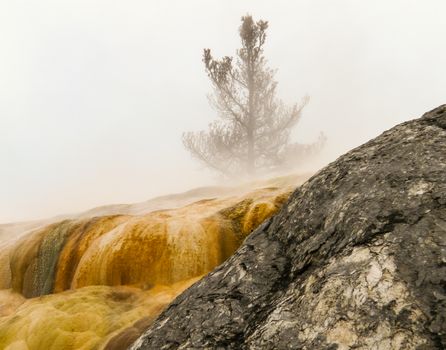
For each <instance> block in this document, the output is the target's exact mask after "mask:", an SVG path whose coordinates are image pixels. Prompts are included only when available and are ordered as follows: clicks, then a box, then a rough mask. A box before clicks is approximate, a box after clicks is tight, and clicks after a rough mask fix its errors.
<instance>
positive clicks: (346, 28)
mask: <svg viewBox="0 0 446 350" xmlns="http://www.w3.org/2000/svg"><path fill="white" fill-rule="evenodd" d="M445 10H446V3H445V2H444V1H442V0H437V1H436V0H431V1H429V3H428V4H426V3H423V2H415V1H407V0H395V1H392V2H388V1H384V0H381V1H373V2H355V1H348V0H338V1H310V0H305V1H275V2H271V1H259V0H246V1H243V2H240V1H237V0H231V1H221V2H217V3H215V2H209V1H205V0H201V1H198V0H197V1H195V0H188V1H180V0H176V1H173V0H169V1H163V2H156V3H155V2H147V1H142V0H136V1H132V2H130V3H129V2H114V3H110V2H109V1H105V0H95V1H91V0H67V1H63V2H60V1H55V0H44V1H39V2H28V3H26V4H25V3H22V2H2V3H1V4H0V30H1V32H2V33H5V35H3V36H2V38H1V39H0V57H2V59H1V62H0V75H1V76H2V79H1V81H0V161H1V164H2V168H1V172H0V198H1V202H0V222H2V223H4V222H9V221H18V220H30V219H36V218H44V217H51V216H54V215H58V214H64V213H72V212H79V211H83V210H86V209H88V208H90V207H94V206H100V205H104V204H109V203H132V202H139V201H144V200H146V199H148V198H150V197H153V196H157V195H161V194H167V193H174V192H180V191H184V190H188V189H190V188H193V187H197V186H204V185H210V184H215V182H216V179H215V178H214V177H213V176H212V175H211V173H210V172H207V171H206V170H205V169H204V168H201V167H200V166H198V165H197V164H196V163H195V162H193V160H192V159H191V158H190V156H189V155H188V154H187V152H186V151H185V150H184V149H183V147H182V144H181V140H180V139H181V134H182V133H183V132H184V131H188V130H202V129H207V126H208V124H209V123H210V122H211V121H212V120H214V119H215V118H216V115H215V111H214V110H213V109H212V108H211V107H210V106H209V105H208V103H207V99H206V95H207V94H208V93H210V92H211V86H210V83H209V81H208V79H207V77H206V74H205V72H204V70H203V65H202V62H201V54H202V50H203V48H205V47H212V48H213V50H214V51H215V55H216V56H217V57H221V56H223V55H226V54H232V53H233V52H234V51H235V49H236V48H237V47H238V45H239V42H238V40H239V38H238V35H237V28H238V26H239V23H240V17H241V16H242V15H244V14H246V13H248V12H249V13H251V14H252V15H253V16H254V17H255V18H262V19H265V20H268V21H269V24H270V28H269V30H268V40H267V44H266V46H265V56H266V57H267V59H268V60H269V65H270V66H271V67H277V68H278V72H277V74H276V79H277V81H278V83H279V85H278V95H279V96H281V97H283V98H284V100H285V102H287V103H292V102H294V101H296V100H298V99H299V97H300V96H304V95H306V94H308V95H310V97H311V101H310V103H309V104H308V105H307V106H306V108H305V109H304V111H303V114H302V118H301V120H300V122H299V125H297V127H296V130H295V131H294V132H293V135H292V136H293V137H292V140H293V141H296V142H300V143H311V142H314V140H316V139H317V137H318V135H319V132H320V131H322V132H324V134H325V135H326V136H327V143H326V147H325V150H324V153H323V155H322V157H321V158H318V159H311V160H308V161H306V162H305V163H304V164H302V166H301V167H300V168H298V169H296V170H293V171H297V172H306V171H309V170H310V171H313V170H316V169H317V168H319V167H321V166H323V165H324V164H326V163H327V162H329V161H331V160H333V159H334V158H336V157H337V156H339V155H340V154H342V153H344V152H345V151H347V150H349V149H351V148H353V147H355V146H357V145H359V144H361V143H363V142H365V141H367V140H369V139H370V138H372V137H374V136H376V135H378V134H379V133H381V132H382V131H384V130H386V129H388V128H390V127H392V126H393V125H395V124H396V123H399V122H402V121H404V120H408V119H411V118H414V117H417V116H420V115H421V114H422V113H423V112H424V111H426V110H429V109H431V108H433V107H435V106H437V105H440V104H442V103H445V101H444V98H445V96H444V92H445V91H446V66H445V65H444V62H446V47H445V45H442V43H443V42H444V37H445V34H446V29H445V26H444V25H443V22H444V21H443V14H444V13H445Z"/></svg>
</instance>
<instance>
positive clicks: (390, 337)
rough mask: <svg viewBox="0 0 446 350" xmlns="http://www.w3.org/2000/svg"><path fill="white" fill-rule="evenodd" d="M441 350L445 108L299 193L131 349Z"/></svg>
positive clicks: (444, 327) (357, 153)
mask: <svg viewBox="0 0 446 350" xmlns="http://www.w3.org/2000/svg"><path fill="white" fill-rule="evenodd" d="M351 348H355V349H379V350H381V349H444V348H446V105H443V106H441V107H439V108H437V109H435V110H433V111H431V112H429V113H426V114H425V115H424V116H423V117H422V118H420V119H417V120H414V121H410V122H406V123H403V124H400V125H398V126H396V127H394V128H393V129H391V130H389V131H387V132H385V133H384V134H382V135H381V136H379V137H377V138H376V139H374V140H372V141H369V142H368V143H366V144H364V145H363V146H361V147H359V148H357V149H354V150H353V151H351V152H349V153H347V154H346V155H344V156H342V157H340V158H339V159H338V160H337V161H335V162H333V163H332V164H330V165H329V166H327V167H326V168H324V169H323V170H321V171H320V172H319V173H318V174H316V175H315V176H313V177H312V178H311V179H310V180H309V181H307V182H306V183H305V184H304V185H303V186H301V187H300V188H298V189H297V190H296V191H295V193H294V194H293V195H292V196H291V198H290V200H289V201H288V203H287V204H285V205H284V207H283V209H282V210H281V211H280V212H279V214H277V215H276V216H275V217H274V218H272V219H270V220H268V221H267V222H265V223H264V224H263V225H262V226H261V227H259V228H258V229H257V230H256V231H255V232H253V233H252V234H251V235H250V236H249V237H248V239H247V240H246V241H245V243H244V244H243V245H242V247H241V248H240V249H239V250H238V251H237V252H236V254H235V255H234V256H232V257H231V258H230V259H229V260H228V261H226V262H225V263H224V264H222V265H220V266H219V267H218V268H217V269H216V270H214V271H213V272H212V273H210V274H209V275H208V276H206V277H205V278H204V279H202V280H201V281H199V282H198V283H196V284H195V285H193V286H192V287H191V288H189V289H188V290H187V291H186V292H184V293H183V294H182V295H180V296H179V297H178V298H177V299H176V300H175V301H174V302H173V303H172V304H171V305H170V306H169V308H168V309H166V310H165V311H164V312H163V313H162V314H161V315H160V317H159V318H158V319H157V320H156V321H155V323H153V324H152V325H151V327H150V328H149V329H148V330H147V331H146V332H145V334H144V335H143V336H142V337H141V338H140V339H138V341H137V342H136V343H135V344H134V345H133V347H132V349H351Z"/></svg>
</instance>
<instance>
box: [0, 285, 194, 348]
mask: <svg viewBox="0 0 446 350" xmlns="http://www.w3.org/2000/svg"><path fill="white" fill-rule="evenodd" d="M196 280H197V279H191V280H188V281H183V282H182V283H179V284H176V285H172V286H157V287H156V288H152V289H150V290H147V291H142V290H141V289H138V288H132V287H126V286H119V287H109V286H89V287H85V288H80V289H76V290H71V291H65V292H62V293H57V294H50V295H46V296H42V297H38V298H32V299H28V300H26V301H25V299H23V300H19V301H16V303H18V304H19V305H20V306H18V308H17V309H16V310H15V312H14V313H10V314H9V315H8V316H3V317H0V349H5V350H13V349H14V350H15V349H20V350H22V349H23V350H34V349H36V350H37V349H45V350H60V349H64V350H71V349H85V350H86V349H101V348H103V347H104V346H105V345H106V343H107V342H108V341H109V339H111V338H113V337H115V338H117V337H116V335H118V334H120V333H121V332H122V331H124V330H126V329H127V328H128V327H129V326H130V325H133V324H135V323H137V322H138V321H140V320H144V321H145V322H150V321H151V320H153V318H154V317H156V316H157V315H158V314H159V313H160V312H161V311H162V309H163V308H164V307H165V306H166V305H167V304H168V303H169V302H170V301H171V300H172V299H173V298H175V297H176V296H177V295H178V294H179V293H181V292H182V291H183V290H184V289H185V288H187V287H188V286H189V285H191V284H192V283H193V282H195V281H196ZM2 292H3V293H0V303H2V304H3V303H5V302H10V301H11V300H14V299H17V298H19V299H20V297H18V296H17V295H14V293H12V292H11V291H7V292H6V291H2ZM8 294H9V295H8ZM138 335H139V334H138Z"/></svg>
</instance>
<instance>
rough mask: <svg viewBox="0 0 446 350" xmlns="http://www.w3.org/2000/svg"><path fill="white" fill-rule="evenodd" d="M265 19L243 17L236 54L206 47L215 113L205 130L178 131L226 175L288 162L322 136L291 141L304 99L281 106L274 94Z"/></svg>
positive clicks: (313, 147) (249, 172)
mask: <svg viewBox="0 0 446 350" xmlns="http://www.w3.org/2000/svg"><path fill="white" fill-rule="evenodd" d="M267 28H268V22H266V21H262V20H260V21H258V22H255V21H254V20H253V19H252V17H251V16H249V15H247V16H244V17H242V24H241V26H240V28H239V33H240V39H241V44H242V45H241V48H240V49H238V50H237V54H236V58H235V60H234V59H233V58H232V57H229V56H226V57H223V58H222V59H220V60H217V59H215V58H214V57H213V56H212V54H211V50H210V49H205V50H204V54H203V62H204V65H205V69H206V73H207V75H208V76H209V78H210V80H211V82H212V84H213V87H214V94H213V95H212V96H211V97H210V102H211V104H212V106H213V107H214V109H215V110H216V111H217V112H218V116H219V119H218V120H216V121H214V122H212V123H211V124H210V125H209V130H208V131H200V132H198V133H194V132H187V133H184V134H183V143H184V146H185V147H186V149H188V150H189V151H190V152H191V154H192V155H193V156H194V157H195V158H197V159H199V160H200V161H201V162H203V163H204V164H205V165H207V166H208V167H210V168H212V169H213V170H216V171H217V172H220V173H223V174H225V175H235V174H246V175H255V174H259V173H261V172H268V171H271V170H275V169H277V168H281V167H284V166H287V165H289V163H292V162H295V161H296V160H299V158H303V157H307V156H308V155H310V154H314V153H316V152H317V151H318V150H319V149H320V148H321V146H322V144H323V141H324V138H323V137H321V138H320V139H319V141H318V142H316V143H315V144H311V145H302V144H297V143H294V144H292V143H290V140H289V139H290V132H291V130H292V128H293V127H294V126H295V125H296V124H297V122H298V121H299V119H300V116H301V112H302V109H303V108H304V107H305V105H306V103H307V102H308V97H304V98H303V99H302V102H301V103H300V104H297V103H296V104H294V105H292V106H286V105H285V104H284V103H283V102H282V101H281V100H280V99H278V98H277V97H276V88H277V82H276V81H275V80H274V74H275V71H274V70H272V69H270V68H268V67H267V65H266V63H267V61H266V59H265V56H264V53H263V47H264V44H265V39H266V30H267Z"/></svg>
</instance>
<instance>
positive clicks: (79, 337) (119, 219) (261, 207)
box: [0, 179, 295, 350]
mask: <svg viewBox="0 0 446 350" xmlns="http://www.w3.org/2000/svg"><path fill="white" fill-rule="evenodd" d="M285 180H286V179H285ZM279 183H280V187H267V188H261V189H255V190H252V191H251V192H247V191H244V192H243V193H241V194H240V195H234V192H231V193H230V196H227V197H221V198H203V199H201V200H199V201H196V202H194V203H192V204H189V205H186V206H183V207H181V208H175V209H170V210H169V209H164V210H158V211H153V212H148V213H145V214H141V215H129V214H126V215H118V214H116V215H106V216H98V217H93V218H82V219H67V220H64V221H61V222H58V223H52V224H50V225H47V226H45V227H40V228H38V229H34V231H30V232H27V233H26V234H25V233H24V234H21V235H17V237H18V238H17V239H14V238H13V237H12V238H10V239H8V240H4V239H3V238H2V241H1V242H0V263H1V266H0V349H9V350H12V349H29V350H33V349H106V350H113V349H122V348H126V347H127V346H128V345H129V344H130V343H131V342H132V341H133V340H135V339H136V338H137V337H138V336H139V335H140V334H141V332H143V330H144V329H145V328H147V326H148V324H150V322H152V320H153V318H155V317H156V316H157V315H158V314H159V313H160V312H161V311H162V309H163V308H164V307H165V306H166V305H167V304H168V303H170V302H171V301H172V300H173V298H174V297H175V296H176V295H178V294H179V293H181V292H182V291H183V290H184V289H185V288H187V287H188V286H189V285H190V284H191V283H193V282H194V281H196V280H197V279H199V278H201V276H203V275H205V274H206V273H208V272H210V271H211V270H213V269H214V268H215V267H216V266H217V265H219V264H221V263H222V262H223V261H225V260H226V259H227V258H228V257H230V256H231V255H232V254H233V253H234V251H235V250H236V249H237V248H238V247H239V246H240V244H241V243H242V242H243V240H244V239H245V238H246V236H247V235H248V234H249V233H250V232H251V231H252V230H254V229H255V228H256V227H257V226H258V225H259V224H260V223H262V222H263V221H264V220H265V219H266V218H268V217H270V216H271V215H273V214H274V213H275V212H276V211H277V210H278V209H279V208H280V206H281V205H282V204H283V202H284V201H285V200H286V199H287V198H288V196H289V193H290V190H291V189H292V188H294V187H295V185H291V186H290V185H289V184H288V185H287V186H285V185H283V183H286V181H284V180H282V179H281V180H279ZM268 185H269V186H275V185H276V184H275V183H272V184H268ZM183 200H184V198H183ZM3 237H4V236H3ZM26 298H28V299H26Z"/></svg>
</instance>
